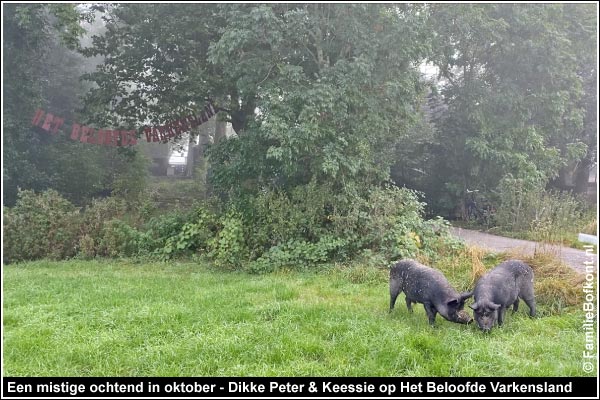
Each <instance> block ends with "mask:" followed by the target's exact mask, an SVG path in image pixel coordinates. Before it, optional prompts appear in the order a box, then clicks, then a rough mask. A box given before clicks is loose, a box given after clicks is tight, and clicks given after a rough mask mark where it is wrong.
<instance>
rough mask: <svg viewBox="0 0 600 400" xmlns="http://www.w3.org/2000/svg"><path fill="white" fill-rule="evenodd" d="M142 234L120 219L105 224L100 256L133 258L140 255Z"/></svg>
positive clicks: (100, 244) (99, 249) (99, 251)
mask: <svg viewBox="0 0 600 400" xmlns="http://www.w3.org/2000/svg"><path fill="white" fill-rule="evenodd" d="M140 237H141V234H140V233H139V232H138V231H137V230H136V229H135V228H132V227H131V226H129V225H127V224H126V223H125V222H123V221H121V220H119V219H112V220H110V221H108V222H107V223H106V224H104V227H103V229H102V238H101V240H100V243H99V246H98V247H99V248H98V252H97V254H98V255H101V256H105V257H131V256H134V255H137V254H138V251H139V242H140Z"/></svg>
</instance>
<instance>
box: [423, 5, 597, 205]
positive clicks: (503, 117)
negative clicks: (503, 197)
mask: <svg viewBox="0 0 600 400" xmlns="http://www.w3.org/2000/svg"><path fill="white" fill-rule="evenodd" d="M595 10H596V7H595V6H594V5H591V4H589V5H583V4H580V5H570V4H529V5H523V4H469V5H459V4H454V5H447V4H436V5H432V7H431V8H430V11H431V14H430V22H431V26H432V32H433V34H434V38H433V52H432V61H433V62H434V63H435V64H436V65H437V66H438V67H439V71H440V78H441V81H440V92H441V94H442V99H443V101H444V102H445V104H446V106H447V111H446V112H444V113H443V114H438V115H437V116H436V117H437V119H436V139H435V140H434V141H432V143H431V145H432V146H431V147H430V149H429V150H428V151H425V154H429V155H431V154H433V155H434V156H433V157H431V156H430V157H429V158H428V160H430V164H429V165H428V167H427V168H426V169H427V172H428V173H429V178H428V180H429V183H428V184H427V185H426V186H428V189H429V190H428V191H429V194H430V196H429V197H430V198H431V199H434V200H438V201H439V200H441V201H444V200H443V199H444V198H446V199H447V197H446V196H451V197H452V196H456V197H454V199H453V200H449V201H447V202H446V204H447V205H455V204H456V203H457V200H458V199H460V198H462V196H464V194H465V192H466V191H467V190H475V189H480V190H484V191H489V190H492V189H495V188H496V187H497V185H498V184H499V182H500V180H501V179H503V178H504V177H514V178H519V179H523V180H525V181H526V182H528V183H529V184H530V185H545V184H547V183H548V182H549V181H550V180H551V179H553V178H556V177H557V176H558V175H559V174H560V173H561V172H563V171H565V170H566V168H568V167H571V168H572V166H573V163H575V162H577V161H578V160H581V159H583V160H587V161H588V162H587V163H586V165H585V166H586V167H587V166H589V161H590V160H591V159H592V158H593V157H594V154H595V151H596V150H595V136H596V134H595V132H593V133H592V131H594V130H595V129H593V128H592V129H590V128H591V121H595V89H592V87H591V86H592V82H595V80H594V79H595V76H596V73H597V72H596V71H595V66H596V46H597V42H596V25H597V21H596V12H595ZM586 107H587V108H586ZM592 137H594V139H592ZM590 139H592V140H590ZM580 166H581V167H583V165H582V164H580ZM585 179H587V169H586V170H585ZM585 188H586V187H585V186H583V188H582V189H585ZM457 198H458V199H457Z"/></svg>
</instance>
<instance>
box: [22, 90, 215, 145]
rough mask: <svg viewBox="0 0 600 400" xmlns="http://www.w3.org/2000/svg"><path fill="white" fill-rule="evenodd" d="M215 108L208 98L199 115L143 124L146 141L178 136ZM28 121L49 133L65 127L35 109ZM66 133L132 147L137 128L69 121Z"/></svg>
mask: <svg viewBox="0 0 600 400" xmlns="http://www.w3.org/2000/svg"><path fill="white" fill-rule="evenodd" d="M218 110H219V109H218V108H216V107H215V106H214V105H213V104H212V102H211V101H210V100H209V101H208V104H207V105H206V106H205V107H204V110H203V111H202V112H200V113H199V114H194V115H190V116H187V117H184V118H180V119H178V120H175V121H171V122H169V123H167V124H165V125H160V126H145V127H144V128H143V132H144V135H145V136H146V140H147V141H148V142H163V143H166V142H168V141H169V139H172V138H174V137H179V136H181V135H182V134H183V133H185V132H187V131H189V130H191V129H194V128H196V127H198V126H200V125H202V124H203V123H205V122H208V120H209V119H210V118H211V117H212V116H214V115H215V114H216V113H217V111H218ZM31 124H32V125H33V126H35V127H38V128H40V129H42V130H44V131H46V132H48V133H49V134H52V135H56V134H57V133H58V132H59V131H60V130H62V129H63V128H65V119H64V118H62V117H59V116H56V115H54V114H52V113H49V112H46V111H44V110H42V109H41V108H38V109H37V110H36V111H35V114H34V116H33V119H32V121H31ZM70 135H71V136H70V137H71V139H72V140H77V141H80V142H82V143H90V144H100V145H106V146H133V145H136V144H137V141H138V131H137V129H97V128H92V127H89V126H86V125H82V124H79V123H77V122H73V123H72V124H71V133H70Z"/></svg>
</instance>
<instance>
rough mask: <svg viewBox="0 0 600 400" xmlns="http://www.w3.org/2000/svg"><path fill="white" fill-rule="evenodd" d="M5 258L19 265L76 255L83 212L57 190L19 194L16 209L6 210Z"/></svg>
mask: <svg viewBox="0 0 600 400" xmlns="http://www.w3.org/2000/svg"><path fill="white" fill-rule="evenodd" d="M3 211H4V227H3V229H4V258H5V261H9V262H16V261H24V260H35V259H40V258H51V259H57V260H59V259H65V258H69V257H72V256H74V255H75V253H76V245H77V242H78V231H79V226H80V215H79V210H78V209H77V208H75V206H74V205H73V204H71V203H70V202H69V201H68V200H66V199H64V198H63V197H61V196H60V195H59V194H58V192H56V191H55V190H48V191H45V192H42V193H37V194H36V193H35V192H33V191H31V190H19V191H18V199H17V203H16V204H15V206H14V207H13V208H4V210H3Z"/></svg>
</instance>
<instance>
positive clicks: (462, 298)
mask: <svg viewBox="0 0 600 400" xmlns="http://www.w3.org/2000/svg"><path fill="white" fill-rule="evenodd" d="M471 296H473V292H463V293H461V294H460V299H461V300H463V301H464V300H466V299H468V298H469V297H471Z"/></svg>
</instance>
